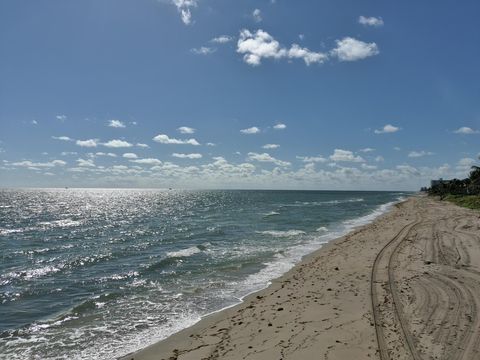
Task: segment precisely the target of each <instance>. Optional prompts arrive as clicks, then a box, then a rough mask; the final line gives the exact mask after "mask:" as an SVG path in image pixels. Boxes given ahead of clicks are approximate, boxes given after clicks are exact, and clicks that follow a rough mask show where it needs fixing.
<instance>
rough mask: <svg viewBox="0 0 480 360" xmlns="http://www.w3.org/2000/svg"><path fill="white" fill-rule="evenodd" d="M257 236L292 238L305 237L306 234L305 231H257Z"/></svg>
mask: <svg viewBox="0 0 480 360" xmlns="http://www.w3.org/2000/svg"><path fill="white" fill-rule="evenodd" d="M257 234H263V235H270V236H273V237H291V236H298V235H304V234H306V232H305V231H303V230H287V231H279V230H266V231H257Z"/></svg>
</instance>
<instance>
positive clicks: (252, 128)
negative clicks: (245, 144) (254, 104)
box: [240, 126, 260, 135]
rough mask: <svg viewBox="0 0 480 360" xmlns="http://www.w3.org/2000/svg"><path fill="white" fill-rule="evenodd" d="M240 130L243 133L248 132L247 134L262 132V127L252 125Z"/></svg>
mask: <svg viewBox="0 0 480 360" xmlns="http://www.w3.org/2000/svg"><path fill="white" fill-rule="evenodd" d="M240 132H241V133H242V134H247V135H251V134H258V133H259V132H260V129H259V128H258V127H256V126H252V127H250V128H247V129H242V130H240Z"/></svg>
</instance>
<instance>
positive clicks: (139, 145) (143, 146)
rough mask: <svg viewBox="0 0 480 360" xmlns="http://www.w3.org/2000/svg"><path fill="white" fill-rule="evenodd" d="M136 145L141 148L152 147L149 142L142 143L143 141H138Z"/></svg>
mask: <svg viewBox="0 0 480 360" xmlns="http://www.w3.org/2000/svg"><path fill="white" fill-rule="evenodd" d="M136 146H138V147H140V148H149V147H150V146H148V145H147V144H142V143H138V144H137V145H136Z"/></svg>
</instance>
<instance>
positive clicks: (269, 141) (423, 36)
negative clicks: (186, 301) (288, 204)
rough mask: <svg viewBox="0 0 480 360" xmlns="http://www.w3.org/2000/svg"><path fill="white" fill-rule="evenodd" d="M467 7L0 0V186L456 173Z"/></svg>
mask: <svg viewBox="0 0 480 360" xmlns="http://www.w3.org/2000/svg"><path fill="white" fill-rule="evenodd" d="M479 11H480V4H479V3H478V1H473V0H472V1H468V0H466V1H462V2H453V1H446V0H442V1H435V3H434V4H433V3H432V2H426V1H425V2H419V1H397V2H392V1H380V0H379V1H353V0H350V1H346V0H330V1H288V0H276V1H272V0H263V1H260V0H256V1H253V0H251V1H238V0H222V1H218V0H161V1H156V0H135V1H134V0H82V1H73V0H57V1H53V0H42V1H38V0H36V1H34V0H29V1H26V0H15V1H2V2H0V49H1V51H0V53H1V56H0V141H1V143H0V186H7V187H8V186H70V187H74V186H87V187H185V188H281V189H372V190H375V189H378V190H382V189H399V190H400V189H401V190H416V189H417V188H418V187H420V186H422V185H426V184H428V181H429V180H430V179H431V178H437V177H444V178H449V177H462V176H465V175H466V174H467V173H468V170H469V167H470V166H471V165H472V164H473V163H475V162H477V163H478V161H477V160H476V159H477V156H478V153H479V151H480V150H479V147H478V144H479V138H480V105H479V104H480V102H479V94H480V67H479V66H478V59H479V55H480V47H479V46H478V44H480V30H479V28H478V21H477V14H478V12H479ZM279 125H280V126H279ZM182 127H183V128H182ZM242 130H243V131H242Z"/></svg>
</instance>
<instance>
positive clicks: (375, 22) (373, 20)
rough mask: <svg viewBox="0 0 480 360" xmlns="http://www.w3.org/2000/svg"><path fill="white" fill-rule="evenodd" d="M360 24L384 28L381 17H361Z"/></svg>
mask: <svg viewBox="0 0 480 360" xmlns="http://www.w3.org/2000/svg"><path fill="white" fill-rule="evenodd" d="M358 23H359V24H362V25H365V26H374V27H380V26H383V19H382V18H381V17H378V18H377V17H373V16H371V17H368V16H360V17H359V18H358Z"/></svg>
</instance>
